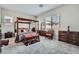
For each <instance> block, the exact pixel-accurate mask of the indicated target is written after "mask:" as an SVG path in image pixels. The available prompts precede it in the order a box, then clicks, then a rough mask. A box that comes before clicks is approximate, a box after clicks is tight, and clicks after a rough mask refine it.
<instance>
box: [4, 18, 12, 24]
mask: <svg viewBox="0 0 79 59" xmlns="http://www.w3.org/2000/svg"><path fill="white" fill-rule="evenodd" d="M12 23H13V17H10V16H4V24H5V25H10V24H12Z"/></svg>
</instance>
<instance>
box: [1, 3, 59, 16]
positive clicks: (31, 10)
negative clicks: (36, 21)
mask: <svg viewBox="0 0 79 59" xmlns="http://www.w3.org/2000/svg"><path fill="white" fill-rule="evenodd" d="M0 6H1V7H3V8H6V9H9V10H13V11H18V12H22V13H27V14H30V15H33V16H37V15H40V14H41V13H44V12H46V11H48V10H51V9H54V8H56V7H58V6H60V4H43V7H39V4H1V5H0Z"/></svg>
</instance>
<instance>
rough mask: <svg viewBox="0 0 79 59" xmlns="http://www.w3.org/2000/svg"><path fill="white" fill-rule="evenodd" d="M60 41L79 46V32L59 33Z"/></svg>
mask: <svg viewBox="0 0 79 59" xmlns="http://www.w3.org/2000/svg"><path fill="white" fill-rule="evenodd" d="M59 41H63V42H67V43H71V44H75V45H79V32H75V31H59Z"/></svg>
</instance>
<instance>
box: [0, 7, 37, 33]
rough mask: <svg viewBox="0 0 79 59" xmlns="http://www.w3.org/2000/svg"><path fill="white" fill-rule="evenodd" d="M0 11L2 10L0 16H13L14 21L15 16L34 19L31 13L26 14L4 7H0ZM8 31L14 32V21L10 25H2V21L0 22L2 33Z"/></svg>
mask: <svg viewBox="0 0 79 59" xmlns="http://www.w3.org/2000/svg"><path fill="white" fill-rule="evenodd" d="M1 12H2V17H4V16H10V17H13V21H16V17H23V18H29V19H35V18H34V17H33V16H31V15H27V14H23V13H20V12H15V11H11V10H7V9H4V8H1ZM2 21H4V19H2ZM8 31H11V32H14V22H13V24H12V25H10V26H7V25H4V23H2V33H5V32H8Z"/></svg>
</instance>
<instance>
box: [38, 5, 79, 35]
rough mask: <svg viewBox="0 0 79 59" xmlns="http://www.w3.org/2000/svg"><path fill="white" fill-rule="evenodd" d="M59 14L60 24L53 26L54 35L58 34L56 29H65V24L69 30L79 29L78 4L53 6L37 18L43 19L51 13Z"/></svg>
mask: <svg viewBox="0 0 79 59" xmlns="http://www.w3.org/2000/svg"><path fill="white" fill-rule="evenodd" d="M55 14H57V15H59V16H60V24H59V25H56V26H53V27H54V28H53V29H54V30H55V35H56V36H58V30H65V31H67V26H68V25H69V26H70V30H71V31H79V5H74V4H73V5H72V4H71V5H62V6H60V7H58V8H55V9H53V10H51V11H48V12H47V13H44V14H42V15H40V16H39V17H38V20H40V21H41V20H43V18H45V17H46V16H51V15H55Z"/></svg>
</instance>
